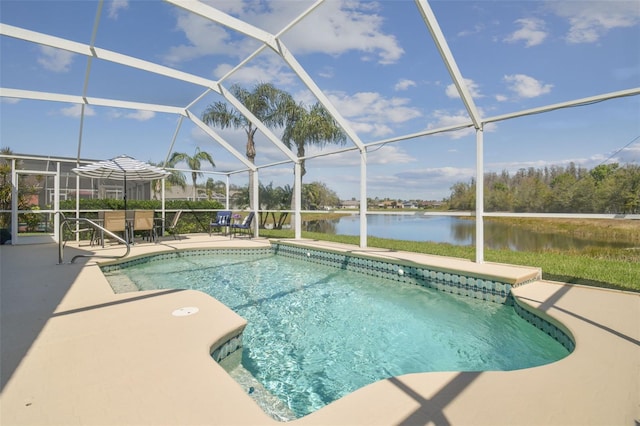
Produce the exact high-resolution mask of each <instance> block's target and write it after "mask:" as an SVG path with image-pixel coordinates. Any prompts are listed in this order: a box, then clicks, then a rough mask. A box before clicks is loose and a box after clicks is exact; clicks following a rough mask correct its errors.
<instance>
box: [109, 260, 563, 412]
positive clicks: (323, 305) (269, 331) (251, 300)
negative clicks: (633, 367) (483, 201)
mask: <svg viewBox="0 0 640 426" xmlns="http://www.w3.org/2000/svg"><path fill="white" fill-rule="evenodd" d="M275 252H277V250H274V251H263V252H260V253H258V254H254V253H255V252H251V251H250V250H244V251H229V250H228V251H227V252H226V253H220V252H216V251H210V252H205V253H172V254H171V255H167V256H155V257H150V258H145V259H139V260H137V261H133V262H129V264H128V265H127V266H119V267H117V268H111V269H112V270H109V269H108V268H107V269H105V271H106V272H105V275H107V278H108V279H109V281H110V282H112V285H113V286H114V288H117V287H118V282H122V281H123V278H126V279H124V281H125V282H128V280H130V281H132V282H133V283H135V285H136V287H137V288H139V289H141V290H147V289H159V288H189V289H195V290H200V291H204V292H206V293H208V294H210V295H212V296H214V297H215V298H217V299H218V300H220V301H222V302H223V303H224V304H225V305H227V306H229V307H230V308H231V309H233V310H234V311H236V312H237V313H238V314H240V315H241V316H243V317H244V318H246V319H247V321H248V325H247V327H246V329H245V330H244V333H243V336H242V339H243V350H242V353H241V354H242V361H241V366H239V367H238V370H241V371H232V372H231V373H232V376H234V377H239V376H242V371H243V369H246V371H248V372H249V373H250V374H251V375H252V376H253V377H255V378H256V379H257V380H258V381H259V382H260V384H261V385H260V390H262V387H264V389H265V390H266V391H268V393H269V394H271V395H274V396H275V397H277V398H279V399H280V400H282V401H283V402H284V405H285V409H284V410H279V412H278V413H271V414H275V417H279V418H283V419H286V418H290V417H288V414H287V413H286V412H287V410H290V411H291V413H292V416H293V417H300V416H303V415H305V414H308V413H310V412H312V411H314V410H317V409H318V408H320V407H322V406H324V405H326V404H328V403H330V402H331V401H334V400H336V399H338V398H340V397H342V396H344V395H346V394H348V393H350V392H353V391H354V390H356V389H358V388H360V387H362V386H365V385H367V384H369V383H373V382H375V381H377V380H381V379H383V378H387V377H391V376H398V375H401V374H406V373H413V372H425V371H487V370H513V369H519V368H527V367H533V366H537V365H543V364H547V363H550V362H553V361H556V360H558V359H560V358H563V357H564V356H566V355H567V354H568V353H569V350H568V349H567V348H565V347H564V346H563V345H561V344H560V343H559V342H558V341H556V340H555V339H553V338H552V337H550V336H549V335H547V334H546V333H545V332H543V331H541V330H540V329H539V328H536V327H534V326H533V325H531V324H529V323H528V322H527V321H525V320H524V319H523V318H522V317H521V316H520V315H518V312H516V310H515V309H514V308H513V307H512V306H508V305H505V304H501V303H490V302H487V301H485V300H480V299H474V298H472V297H465V296H458V295H452V294H448V293H445V292H442V291H438V290H436V289H432V288H428V287H425V286H423V285H419V286H417V285H409V284H405V283H398V282H394V281H390V280H388V279H383V278H379V277H374V276H367V275H364V274H361V273H356V272H352V271H345V270H343V269H341V268H336V267H335V266H330V265H324V264H318V263H313V264H311V263H310V262H309V261H308V260H305V259H304V257H305V256H306V257H308V258H311V257H312V254H311V253H310V252H307V253H305V256H303V258H290V257H287V256H283V255H279V254H275ZM314 255H315V254H314ZM167 257H169V258H167ZM154 260H156V261H154ZM364 262H366V260H364ZM341 264H344V260H342V261H341ZM123 274H124V275H125V276H126V277H123ZM125 288H126V287H125ZM541 328H542V327H541ZM239 380H240V381H241V383H244V385H245V386H246V389H247V392H249V393H252V392H254V391H255V390H256V389H257V388H258V386H254V385H251V382H243V381H242V379H241V378H239ZM256 393H258V392H256ZM262 402H263V403H264V400H263V401H262ZM263 405H264V404H263Z"/></svg>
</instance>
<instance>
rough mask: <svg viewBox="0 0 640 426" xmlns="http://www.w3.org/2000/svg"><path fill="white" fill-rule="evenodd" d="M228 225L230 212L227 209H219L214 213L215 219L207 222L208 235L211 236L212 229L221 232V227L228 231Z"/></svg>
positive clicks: (229, 223)
mask: <svg viewBox="0 0 640 426" xmlns="http://www.w3.org/2000/svg"><path fill="white" fill-rule="evenodd" d="M229 226H231V212H230V211H228V210H223V211H219V212H218V213H217V214H216V220H214V221H213V222H211V223H209V236H211V234H212V233H213V230H214V229H215V230H216V231H217V232H219V233H222V229H223V228H226V230H227V232H228V229H229Z"/></svg>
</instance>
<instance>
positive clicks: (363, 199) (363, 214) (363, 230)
mask: <svg viewBox="0 0 640 426" xmlns="http://www.w3.org/2000/svg"><path fill="white" fill-rule="evenodd" d="M360 248H367V150H366V148H365V149H362V150H361V151H360Z"/></svg>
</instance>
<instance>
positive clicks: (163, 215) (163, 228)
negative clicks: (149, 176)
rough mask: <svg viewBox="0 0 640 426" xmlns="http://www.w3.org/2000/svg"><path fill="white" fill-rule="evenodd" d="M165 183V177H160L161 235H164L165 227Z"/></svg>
mask: <svg viewBox="0 0 640 426" xmlns="http://www.w3.org/2000/svg"><path fill="white" fill-rule="evenodd" d="M165 183H166V178H162V183H161V187H162V235H163V236H164V232H165V227H166V222H165V221H166V218H167V212H166V206H165V194H164V191H165Z"/></svg>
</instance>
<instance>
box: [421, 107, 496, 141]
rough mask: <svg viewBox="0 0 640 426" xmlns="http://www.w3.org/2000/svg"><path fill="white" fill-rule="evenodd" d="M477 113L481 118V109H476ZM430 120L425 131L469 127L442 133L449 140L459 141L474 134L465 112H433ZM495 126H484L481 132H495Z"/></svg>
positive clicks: (491, 124)
mask: <svg viewBox="0 0 640 426" xmlns="http://www.w3.org/2000/svg"><path fill="white" fill-rule="evenodd" d="M478 113H479V114H480V115H481V116H483V115H484V114H483V111H482V109H481V108H478ZM432 118H433V120H434V121H432V122H430V123H429V124H428V125H427V129H430V130H433V129H438V128H444V127H455V126H463V125H469V126H470V127H465V128H462V129H460V130H456V131H451V132H447V133H444V135H446V136H449V137H450V138H451V139H460V138H463V137H465V136H470V135H473V134H475V128H474V127H473V126H472V125H471V124H470V123H471V118H470V117H469V114H468V113H467V111H466V110H458V111H455V112H450V111H446V110H435V111H433V113H432ZM496 128H497V125H496V124H495V123H488V124H485V125H484V127H483V130H484V131H485V132H495V130H496Z"/></svg>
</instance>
